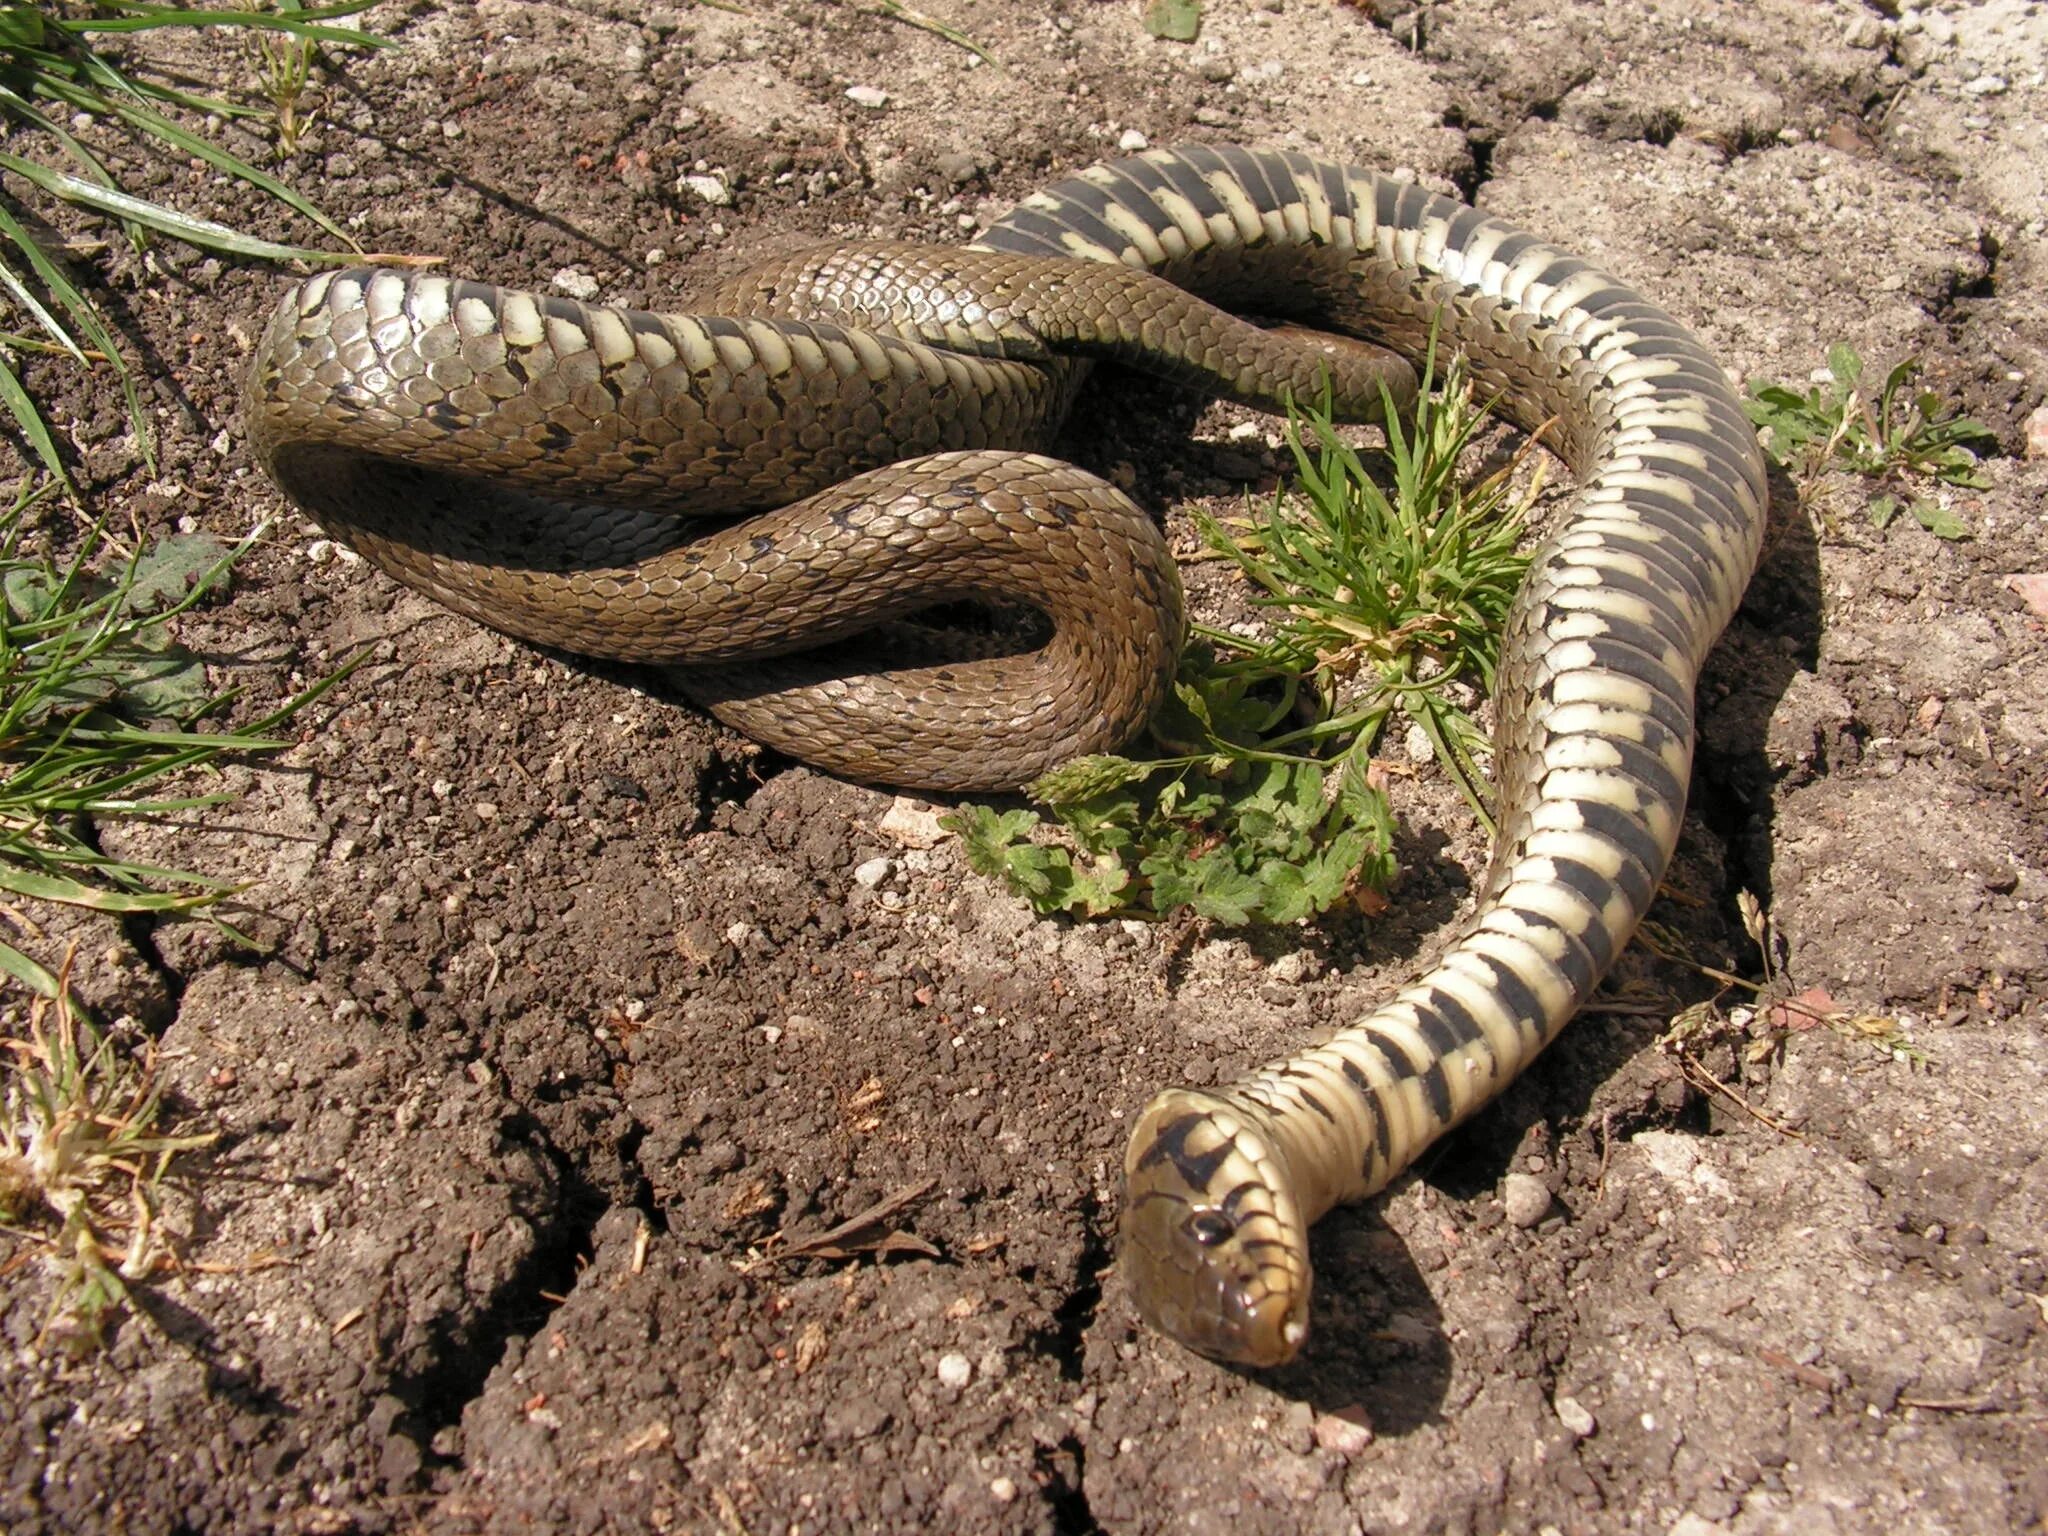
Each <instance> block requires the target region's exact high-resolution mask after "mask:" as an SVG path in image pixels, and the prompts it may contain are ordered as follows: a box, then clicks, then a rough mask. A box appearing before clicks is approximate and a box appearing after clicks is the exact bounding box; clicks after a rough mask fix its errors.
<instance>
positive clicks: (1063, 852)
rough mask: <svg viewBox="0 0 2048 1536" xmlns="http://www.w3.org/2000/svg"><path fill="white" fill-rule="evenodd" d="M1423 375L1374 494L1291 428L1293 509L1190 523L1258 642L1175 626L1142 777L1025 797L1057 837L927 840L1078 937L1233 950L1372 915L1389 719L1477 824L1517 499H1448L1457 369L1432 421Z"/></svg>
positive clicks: (1384, 810) (1065, 775)
mask: <svg viewBox="0 0 2048 1536" xmlns="http://www.w3.org/2000/svg"><path fill="white" fill-rule="evenodd" d="M1434 372H1435V369H1434V359H1433V358H1432V360H1431V362H1430V364H1429V365H1428V367H1427V368H1426V370H1425V375H1424V380H1423V392H1422V399H1421V403H1420V404H1419V405H1418V407H1417V409H1416V413H1415V416H1414V418H1413V420H1412V421H1410V422H1404V423H1399V424H1397V425H1396V426H1395V427H1394V428H1393V429H1391V430H1390V431H1389V432H1388V435H1387V437H1388V447H1387V460H1388V465H1389V468H1390V471H1391V473H1390V478H1391V480H1392V486H1391V488H1390V489H1382V488H1381V486H1380V485H1379V484H1378V482H1377V481H1375V480H1374V479H1373V478H1372V476H1371V475H1370V474H1369V473H1368V471H1367V466H1366V464H1365V461H1364V459H1363V458H1362V457H1361V456H1360V455H1359V454H1358V453H1357V452H1356V451H1355V450H1353V449H1352V448H1350V447H1349V446H1347V445H1346V444H1345V443H1344V442H1343V441H1342V440H1341V439H1340V438H1339V436H1338V435H1337V432H1336V430H1335V428H1334V427H1333V426H1332V424H1331V422H1330V419H1329V416H1328V414H1327V412H1317V411H1313V410H1310V411H1297V412H1294V413H1291V414H1290V417H1289V424H1288V437H1289V442H1290V444H1291V445H1292V448H1293V452H1294V457H1295V462H1296V467H1297V471H1298V485H1297V487H1296V489H1295V490H1294V491H1292V492H1290V493H1283V494H1282V495H1280V496H1277V497H1276V498H1275V499H1274V501H1273V502H1272V504H1271V505H1270V506H1268V507H1266V508H1264V509H1261V510H1258V511H1255V512H1253V513H1251V514H1250V515H1248V516H1247V517H1246V518H1245V519H1244V520H1242V521H1241V522H1234V523H1232V524H1229V525H1226V524H1224V523H1221V522H1218V521H1216V520H1214V519H1204V520H1203V521H1202V523H1201V527H1202V532H1203V535H1204V538H1205V540H1206V541H1207V543H1208V546H1209V549H1210V551H1211V553H1212V554H1214V555H1216V556H1220V557H1221V558H1224V559H1227V560H1229V561H1231V562H1232V563H1234V564H1235V565H1236V566H1237V567H1238V569H1239V570H1240V571H1241V572H1242V573H1243V574H1244V575H1245V577H1246V578H1247V580H1248V581H1249V582H1250V583H1251V585H1252V588H1253V591H1254V593H1255V597H1254V601H1255V602H1256V603H1257V604H1258V605H1259V606H1260V607H1261V608H1262V609H1263V610H1264V618H1265V621H1266V622H1265V624H1264V626H1263V633H1261V634H1260V635H1258V636H1256V637H1246V636H1244V635H1240V634H1237V633H1233V632H1230V631H1225V630H1218V629H1213V628H1204V627H1201V626H1197V629H1196V636H1195V642H1194V644H1192V645H1191V646H1190V648H1189V650H1188V652H1187V653H1186V654H1185V655H1184V656H1183V657H1182V659H1181V666H1180V673H1179V677H1178V679H1177V681H1176V682H1175V685H1174V691H1173V697H1172V698H1171V699H1170V700H1169V702H1168V703H1167V705H1166V706H1165V707H1164V708H1163V709H1162V710H1161V711H1160V714H1159V716H1158V717H1157V718H1156V719H1155V720H1154V721H1153V722H1152V726H1151V737H1152V744H1153V745H1154V746H1155V747H1156V748H1157V749H1159V754H1160V755H1158V756H1156V757H1150V758H1126V757H1116V756H1094V757H1085V758H1080V759H1077V760H1076V761H1074V762H1071V763H1068V764H1066V765H1064V766H1062V767H1061V768H1058V769H1056V770H1054V771H1053V772H1052V773H1050V774H1047V775H1046V776H1045V777H1044V778H1042V779H1040V780H1038V781H1037V782H1036V783H1034V784H1032V785H1030V786H1029V787H1028V788H1027V789H1026V791H1025V793H1026V794H1027V795H1028V796H1029V797H1030V798H1031V799H1032V800H1034V801H1036V802H1037V803H1038V804H1039V805H1040V806H1041V807H1042V808H1043V809H1044V811H1045V812H1047V813H1049V814H1050V815H1051V816H1052V817H1053V818H1054V823H1056V825H1054V824H1048V823H1047V822H1046V821H1045V820H1044V818H1043V817H1042V816H1041V815H1040V814H1039V813H1038V812H1036V811H1029V810H1010V811H997V810H995V809H994V808H992V807H989V806H984V805H971V804H970V805H965V806H962V807H961V809H960V810H959V811H957V812H955V813H954V814H953V815H951V816H949V817H946V818H943V824H944V825H946V826H948V827H950V828H951V829H952V830H954V831H956V832H958V833H959V834H960V835H961V836H962V838H963V839H964V841H965V845H966V852H967V857H968V861H969V863H970V864H971V865H972V866H973V867H974V868H975V869H977V870H979V871H980V872H982V873H983V874H986V875H990V876H993V877H996V878H1000V879H1002V880H1004V881H1005V882H1006V883H1007V884H1009V886H1010V887H1011V889H1013V890H1014V891H1016V892H1017V893H1018V894H1019V895H1021V896H1023V897H1024V898H1025V899H1026V900H1027V901H1029V902H1030V903H1031V904H1032V906H1033V907H1034V908H1036V909H1037V910H1038V911H1040V912H1068V913H1073V914H1076V915H1085V916H1091V917H1099V916H1139V917H1153V916H1164V915H1167V914H1169V913H1173V912H1176V911H1183V910H1185V911H1190V912H1193V913H1194V914H1196V915H1197V916H1200V917H1203V918H1207V919H1209V920H1210V921H1213V922H1217V923H1221V924H1225V925H1232V926H1234V925H1238V924H1244V923H1255V922H1264V923H1285V922H1294V921H1298V920H1300V919H1302V918H1306V917H1310V916H1314V915H1315V914H1317V913H1320V912H1325V911H1328V910H1330V909H1331V908H1332V907H1334V906H1336V905H1337V904H1338V903H1340V902H1342V901H1344V900H1347V899H1354V900H1358V901H1359V902H1360V903H1361V904H1363V905H1368V906H1370V905H1372V904H1373V902H1374V900H1375V893H1376V892H1377V891H1378V890H1380V889H1381V888H1383V887H1384V886H1385V884H1386V882H1387V881H1388V880H1389V879H1391V878H1392V875H1393V858H1392V853H1391V847H1392V842H1393V822H1392V816H1391V813H1390V812H1389V810H1388V807H1387V802H1386V798H1385V796H1384V795H1383V794H1382V793H1381V792H1380V789H1379V787H1378V785H1377V784H1376V783H1375V782H1374V779H1373V776H1372V773H1371V759H1372V751H1373V748H1374V747H1375V745H1376V744H1377V743H1378V742H1379V741H1380V739H1381V738H1382V736H1383V734H1384V731H1385V728H1386V726H1387V724H1388V722H1389V721H1390V720H1391V719H1392V718H1393V717H1394V716H1396V715H1397V714H1399V715H1406V716H1408V717H1410V718H1412V719H1414V720H1415V721H1416V722H1417V723H1418V724H1420V726H1421V727H1422V729H1423V731H1424V732H1425V733H1426V734H1427V736H1428V738H1429V740H1430V742H1431V743H1432V745H1433V746H1434V747H1435V749H1436V752H1437V755H1438V757H1439V758H1440V760H1441V761H1442V762H1443V763H1444V764H1445V766H1446V768H1447V769H1448V770H1449V771H1450V773H1451V774H1452V776H1453V777H1454V778H1455V779H1456V780H1457V782H1458V784H1459V787H1460V788H1461V789H1462V790H1463V792H1464V793H1465V795H1466V796H1467V798H1468V799H1469V800H1470V801H1471V803H1472V804H1473V806H1474V807H1475V809H1477V810H1478V811H1479V813H1480V815H1481V816H1482V817H1483V816H1484V815H1485V805H1484V795H1483V791H1482V787H1481V786H1482V782H1483V781H1482V778H1481V775H1480V772H1479V767H1478V763H1477V760H1476V753H1477V751H1478V750H1480V749H1481V748H1483V746H1484V744H1485V738H1484V735H1483V733H1482V732H1481V731H1480V730H1479V728H1478V726H1477V724H1476V723H1475V722H1474V721H1473V720H1472V718H1471V716H1470V714H1469V712H1468V711H1467V710H1466V708H1465V705H1464V702H1463V701H1464V699H1465V697H1466V696H1467V695H1469V694H1475V693H1476V691H1477V690H1481V689H1491V687H1492V686H1493V679H1494V670H1495V667H1496V665H1497V662H1498V657H1499V644H1500V629H1501V624H1502V621H1503V620H1504V619H1505V617H1506V614H1507V610H1508V607H1509V605H1510V603H1511V602H1512V601H1513V598H1514V593H1515V590H1516V588H1517V587H1518V586H1519V585H1520V583H1521V580H1522V575H1523V573H1524V571H1525V570H1526V569H1527V561H1526V559H1525V558H1524V557H1522V556H1521V555H1520V554H1518V553H1517V552H1516V545H1517V543H1518V541H1519V539H1520V537H1521V534H1522V532H1523V530H1524V527H1525V525H1526V521H1527V513H1528V510H1529V507H1530V504H1531V502H1532V501H1533V499H1534V497H1535V495H1536V491H1537V484H1531V485H1528V486H1525V487H1523V488H1522V489H1520V490H1517V489H1516V488H1515V486H1514V484H1513V469H1514V465H1513V464H1510V465H1508V466H1507V467H1505V468H1503V469H1501V470H1499V471H1497V472H1496V473H1495V474H1493V475H1491V476H1488V477H1487V478H1486V479H1484V480H1483V481H1481V482H1480V483H1479V484H1477V485H1475V486H1471V487H1467V486H1465V485H1464V484H1463V482H1462V481H1461V480H1460V479H1459V477H1458V474H1457V466H1458V461H1459V459H1460V458H1461V457H1462V456H1463V455H1464V454H1465V452H1466V450H1467V449H1468V448H1470V447H1471V445H1472V442H1473V438H1474V436H1475V434H1476V433H1477V432H1478V430H1479V428H1480V425H1481V423H1482V422H1483V421H1484V420H1485V415H1484V412H1483V411H1482V410H1481V408H1480V407H1479V406H1478V405H1477V404H1476V403H1475V402H1474V400H1473V397H1472V389H1471V384H1470V380H1469V377H1468V375H1467V374H1466V371H1465V369H1464V367H1463V364H1462V363H1461V362H1453V363H1452V365H1451V367H1450V368H1449V369H1448V370H1446V373H1445V376H1444V378H1443V381H1442V383H1443V389H1442V392H1441V394H1440V396H1436V397H1432V394H1431V386H1432V384H1433V382H1434V378H1433V375H1434ZM1393 415H1394V412H1393V411H1392V409H1391V402H1389V416H1390V417H1392V416H1393ZM1536 480H1537V482H1538V483H1540V476H1538V477H1536Z"/></svg>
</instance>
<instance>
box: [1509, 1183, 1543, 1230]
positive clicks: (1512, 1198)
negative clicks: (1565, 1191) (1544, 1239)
mask: <svg viewBox="0 0 2048 1536" xmlns="http://www.w3.org/2000/svg"><path fill="white" fill-rule="evenodd" d="M1501 1204H1502V1205H1503V1206H1504V1207H1505V1208H1506V1210H1507V1217H1508V1220H1509V1221H1511V1222H1513V1223H1514V1224H1515V1225H1516V1226H1518V1227H1520V1228H1522V1229H1523V1230H1524V1231H1526V1230H1528V1229H1529V1228H1530V1227H1533V1226H1536V1225H1537V1224H1538V1223H1540V1222H1541V1221H1542V1220H1543V1218H1544V1217H1546V1216H1548V1215H1549V1214H1550V1190H1549V1188H1548V1186H1546V1185H1545V1184H1544V1182H1543V1181H1542V1180H1541V1179H1539V1178H1537V1177H1536V1176H1535V1175H1534V1174H1528V1173H1511V1174H1509V1175H1508V1176H1507V1178H1506V1179H1504V1180H1503V1181H1502V1184H1501Z"/></svg>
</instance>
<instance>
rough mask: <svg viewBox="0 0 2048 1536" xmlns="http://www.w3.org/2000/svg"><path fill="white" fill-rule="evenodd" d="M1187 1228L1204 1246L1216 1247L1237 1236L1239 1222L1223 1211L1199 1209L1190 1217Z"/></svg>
mask: <svg viewBox="0 0 2048 1536" xmlns="http://www.w3.org/2000/svg"><path fill="white" fill-rule="evenodd" d="M1187 1229H1188V1235H1189V1236H1190V1237H1192V1238H1193V1239H1194V1240H1195V1241H1196V1242H1197V1243H1200V1244H1201V1245H1202V1246H1203V1247H1204V1248H1214V1247H1216V1246H1217V1245H1219V1244H1221V1243H1227V1242H1229V1241H1230V1239H1231V1238H1232V1237H1234V1236H1236V1234H1237V1223H1236V1222H1234V1221H1232V1220H1231V1219H1230V1218H1229V1217H1228V1216H1226V1215H1224V1214H1223V1213H1222V1212H1221V1211H1197V1212H1195V1214H1194V1215H1192V1216H1190V1217H1189V1218H1188V1224H1187Z"/></svg>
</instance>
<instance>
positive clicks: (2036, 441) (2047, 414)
mask: <svg viewBox="0 0 2048 1536" xmlns="http://www.w3.org/2000/svg"><path fill="white" fill-rule="evenodd" d="M2026 454H2027V457H2028V458H2030V459H2048V405H2037V406H2035V407H2034V409H2033V411H2032V413H2031V414H2030V415H2029V416H2028V417H2027V448H2026Z"/></svg>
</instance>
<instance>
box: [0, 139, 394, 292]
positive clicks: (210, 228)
mask: <svg viewBox="0 0 2048 1536" xmlns="http://www.w3.org/2000/svg"><path fill="white" fill-rule="evenodd" d="M0 170H8V171H12V172H14V174H15V175H17V176H19V177H21V179H22V180H24V181H28V182H33V183H34V184H35V185H36V186H39V187H41V188H42V189H43V190H44V191H45V192H48V193H49V194H50V195H51V196H53V197H60V198H62V199H63V200H64V201H65V202H67V203H76V204H77V205H78V206H80V207H82V208H91V209H93V210H94V211H95V212H97V213H106V214H111V215H113V216H114V217H115V218H117V219H121V220H124V221H126V222H130V223H135V224H140V225H142V226H143V227H144V228H146V229H154V230H158V231H160V232H161V233H163V234H167V235H175V236H176V237H177V238H178V239H180V240H183V241H185V242H186V243H187V244H188V245H197V246H201V247H204V248H205V249H207V250H214V251H225V252H227V253H228V254H230V255H234V256H257V257H261V258H263V259H264V260H266V261H305V262H313V263H315V264H318V265H321V266H346V265H348V264H350V263H352V262H357V261H361V260H362V259H363V257H362V255H361V253H360V252H356V251H322V250H317V249H315V248H313V247H311V246H304V245H280V244H278V243H277V242H276V241H274V240H259V239H257V238H256V237H255V236H254V235H245V234H243V233H242V232H241V231H240V230H238V229H230V228H229V227H228V226H227V225H225V224H216V223H215V222H214V221H213V220H211V219H202V218H197V217H195V216H193V215H192V214H188V213H179V212H177V211H176V210H174V209H170V208H165V207H163V206H162V205H161V204H158V203H152V202H150V201H149V200H148V199H146V198H140V197H136V196H134V195H133V194H132V193H128V192H123V191H120V190H119V189H117V188H113V187H102V186H97V185H95V184H94V183H92V182H89V181H83V180H81V179H80V178H78V177H76V176H71V175H67V174H66V173H65V172H63V171H53V170H51V169H50V168H49V167H48V166H44V165H37V164H36V163H35V162H34V161H33V160H24V159H22V157H21V156H19V155H14V154H9V153H7V152H6V151H4V150H0Z"/></svg>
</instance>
